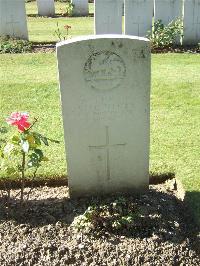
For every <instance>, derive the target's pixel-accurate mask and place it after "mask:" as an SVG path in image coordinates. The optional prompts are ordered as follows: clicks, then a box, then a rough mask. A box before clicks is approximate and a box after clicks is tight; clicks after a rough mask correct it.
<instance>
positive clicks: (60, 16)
mask: <svg viewBox="0 0 200 266" xmlns="http://www.w3.org/2000/svg"><path fill="white" fill-rule="evenodd" d="M27 17H30V18H52V19H54V18H66V19H68V18H81V17H91V18H93V17H94V13H89V14H88V15H87V16H71V17H68V16H65V15H63V14H61V13H57V14H55V15H53V16H40V15H38V14H28V15H27Z"/></svg>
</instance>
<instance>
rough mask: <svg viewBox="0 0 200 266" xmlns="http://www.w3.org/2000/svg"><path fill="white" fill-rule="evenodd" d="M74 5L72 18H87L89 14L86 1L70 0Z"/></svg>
mask: <svg viewBox="0 0 200 266" xmlns="http://www.w3.org/2000/svg"><path fill="white" fill-rule="evenodd" d="M71 2H72V4H73V5H74V8H73V15H74V16H87V15H88V14H89V5H88V0H71Z"/></svg>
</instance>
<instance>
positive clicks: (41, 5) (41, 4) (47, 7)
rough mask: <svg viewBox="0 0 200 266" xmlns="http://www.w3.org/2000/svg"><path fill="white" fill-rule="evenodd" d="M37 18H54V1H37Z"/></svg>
mask: <svg viewBox="0 0 200 266" xmlns="http://www.w3.org/2000/svg"><path fill="white" fill-rule="evenodd" d="M37 7H38V15H39V16H54V15H55V4H54V0H37Z"/></svg>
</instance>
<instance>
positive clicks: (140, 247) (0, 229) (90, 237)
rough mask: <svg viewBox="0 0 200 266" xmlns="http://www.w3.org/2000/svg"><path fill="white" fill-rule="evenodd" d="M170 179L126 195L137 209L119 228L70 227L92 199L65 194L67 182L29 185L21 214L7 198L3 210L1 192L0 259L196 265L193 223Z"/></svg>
mask: <svg viewBox="0 0 200 266" xmlns="http://www.w3.org/2000/svg"><path fill="white" fill-rule="evenodd" d="M171 182H172V184H173V180H172V181H167V182H165V183H164V184H162V185H151V186H150V190H149V192H147V193H146V194H144V195H142V196H141V197H136V198H134V197H129V198H128V202H132V203H133V204H134V206H136V207H137V208H138V209H139V210H140V211H139V213H140V215H139V216H138V217H136V218H135V221H134V223H133V224H132V225H131V226H130V228H129V229H127V230H126V229H123V230H119V231H117V230H116V231H112V230H110V228H104V229H103V230H102V231H99V230H97V229H95V230H93V231H90V232H89V233H86V232H84V231H79V232H78V231H77V229H75V228H74V227H72V222H73V220H74V218H75V217H77V216H80V215H82V214H83V213H84V212H85V210H86V209H87V207H88V206H90V205H91V204H93V203H94V199H79V200H70V199H69V197H68V188H67V187H55V188H49V187H41V188H37V189H36V188H35V189H34V190H33V192H32V194H31V195H30V201H29V202H28V203H27V204H26V207H24V208H23V213H22V214H21V215H20V213H19V203H18V202H17V200H15V201H14V200H13V201H12V202H11V211H10V215H9V216H8V214H6V209H5V201H4V200H3V199H2V198H1V199H0V210H1V212H0V265H1V266H3V265H9V266H10V265H94V266H95V265H101V266H103V265H152V266H153V265H167V266H170V265H191V266H193V265H200V258H199V252H200V241H199V240H200V239H199V237H200V235H199V231H198V228H197V227H195V226H194V225H193V224H192V222H191V220H190V215H189V214H188V212H187V209H186V207H185V206H184V204H183V202H182V201H181V200H180V199H179V198H178V191H176V190H174V186H173V185H171ZM26 190H27V189H26ZM27 191H28V190H27ZM16 192H17V190H13V191H12V193H13V194H14V193H16ZM115 199H116V197H110V198H109V199H108V198H107V201H110V202H112V201H114V200H115ZM126 199H127V198H126ZM99 202H100V203H101V200H100V199H99ZM2 210H3V211H2Z"/></svg>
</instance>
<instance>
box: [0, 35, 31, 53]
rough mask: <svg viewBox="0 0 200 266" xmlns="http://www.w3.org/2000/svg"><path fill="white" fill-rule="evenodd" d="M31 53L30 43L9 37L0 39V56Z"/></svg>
mask: <svg viewBox="0 0 200 266" xmlns="http://www.w3.org/2000/svg"><path fill="white" fill-rule="evenodd" d="M31 51H32V43H31V42H29V41H26V40H18V39H13V38H10V37H9V36H7V37H4V38H0V54H4V53H14V54H17V53H25V52H31Z"/></svg>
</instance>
